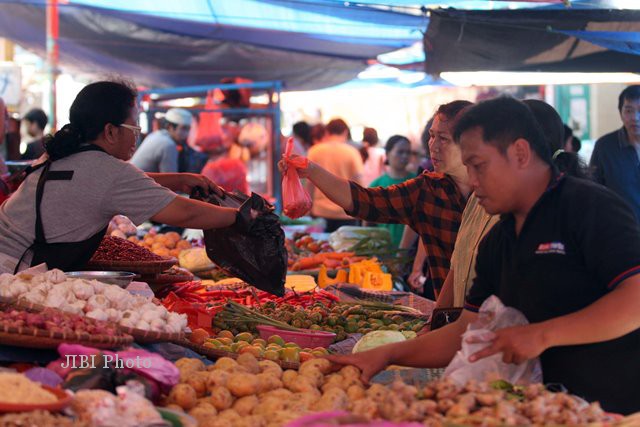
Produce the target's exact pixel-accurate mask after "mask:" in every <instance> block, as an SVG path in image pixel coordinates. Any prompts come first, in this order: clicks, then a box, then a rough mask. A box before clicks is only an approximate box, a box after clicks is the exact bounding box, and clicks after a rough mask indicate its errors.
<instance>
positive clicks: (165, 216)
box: [0, 81, 240, 273]
mask: <svg viewBox="0 0 640 427" xmlns="http://www.w3.org/2000/svg"><path fill="white" fill-rule="evenodd" d="M136 99H137V93H136V90H135V89H134V88H132V87H130V86H129V85H128V84H126V83H120V82H110V81H102V82H97V83H92V84H90V85H88V86H86V87H85V88H84V89H82V90H81V91H80V93H79V94H78V96H77V97H76V99H75V100H74V102H73V104H72V105H71V109H70V113H69V117H70V123H69V124H67V125H65V126H64V127H63V128H62V129H61V130H60V131H58V132H56V134H55V135H53V136H49V137H48V139H47V140H46V141H45V147H46V151H47V155H46V156H43V158H42V159H41V161H40V162H38V164H36V165H33V166H31V167H30V168H28V169H27V176H26V178H25V180H24V182H23V183H22V185H21V186H20V187H19V188H18V190H17V191H16V192H15V193H13V194H12V195H11V196H10V197H9V199H8V200H7V201H5V202H4V203H3V204H2V205H0V273H14V272H17V271H20V270H23V269H25V268H27V267H29V266H34V265H38V264H41V263H46V264H47V266H48V267H49V268H60V269H62V270H67V271H69V270H74V269H79V268H82V267H83V266H84V265H85V264H86V262H87V261H88V260H89V259H90V258H91V256H92V255H93V253H94V252H95V251H96V249H97V248H98V246H99V244H100V241H101V240H102V237H103V236H104V235H105V232H106V230H107V226H108V224H109V220H110V219H111V218H112V217H113V216H114V215H117V214H122V215H126V216H127V217H129V219H131V220H132V221H133V222H134V223H135V224H140V223H142V222H144V221H146V220H149V219H151V220H153V221H157V222H160V223H165V224H170V225H175V226H178V227H189V228H200V229H210V228H221V227H227V226H230V225H232V224H234V223H236V221H237V219H238V218H240V217H239V216H238V210H237V209H231V208H223V207H218V206H214V205H211V204H208V203H204V202H199V201H195V200H190V199H188V198H185V197H181V196H178V195H177V194H176V193H174V191H179V192H184V193H189V192H191V190H192V189H193V188H195V187H199V188H201V189H203V190H204V191H205V192H209V191H214V192H216V193H218V194H221V190H220V189H219V188H218V187H217V186H216V185H215V184H214V183H213V182H211V181H210V180H209V179H207V178H205V177H204V176H202V175H196V174H188V173H184V174H180V173H144V172H143V171H141V170H140V169H138V168H137V167H136V166H134V165H133V164H131V163H129V162H128V160H129V159H130V158H131V156H132V154H133V152H134V150H135V146H136V141H137V138H138V136H139V133H140V128H139V127H138V126H137V124H136V119H137V116H138V109H137V107H136Z"/></svg>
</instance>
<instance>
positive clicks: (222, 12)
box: [0, 0, 640, 90]
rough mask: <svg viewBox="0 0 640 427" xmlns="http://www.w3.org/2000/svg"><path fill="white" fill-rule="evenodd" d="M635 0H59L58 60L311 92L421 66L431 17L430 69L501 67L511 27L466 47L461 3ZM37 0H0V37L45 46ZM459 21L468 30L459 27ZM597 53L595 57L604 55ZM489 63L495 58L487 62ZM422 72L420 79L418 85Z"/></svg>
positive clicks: (160, 78) (87, 68)
mask: <svg viewBox="0 0 640 427" xmlns="http://www.w3.org/2000/svg"><path fill="white" fill-rule="evenodd" d="M638 1H640V0H571V1H570V3H571V6H572V7H571V9H570V10H567V7H566V6H565V4H564V3H563V2H559V1H557V0H555V1H554V0H550V1H530V2H523V1H500V0H493V1H485V0H425V1H417V0H383V1H380V0H358V1H357V2H345V1H343V0H181V1H174V0H60V6H59V11H60V12H59V13H60V38H59V45H60V60H61V65H62V67H63V69H65V70H67V71H71V72H75V73H78V72H81V73H86V74H91V75H105V74H113V73H119V74H122V75H124V76H127V77H130V78H132V79H134V80H135V81H136V82H137V83H139V84H143V85H148V86H154V87H158V86H185V85H200V84H211V83H217V82H219V81H220V80H221V79H222V78H225V77H234V76H239V77H245V78H249V79H252V80H255V81H266V80H281V81H283V82H284V87H285V90H310V89H318V88H322V87H328V86H334V85H337V84H340V83H344V82H347V81H351V80H353V79H355V78H356V77H357V76H358V74H359V73H360V72H362V71H363V70H365V69H367V67H368V66H369V65H370V64H372V63H375V62H377V61H379V62H382V63H386V64H392V65H394V66H397V67H400V68H403V69H405V70H416V69H418V70H421V71H422V69H423V63H424V60H425V57H424V54H423V52H422V51H421V49H419V44H420V42H421V41H422V40H423V34H424V32H425V29H426V28H427V26H428V25H429V22H430V19H431V18H430V17H435V19H436V20H437V21H438V22H437V23H436V25H431V26H429V32H430V33H431V34H436V33H437V34H438V35H437V37H435V36H433V37H432V36H429V37H427V38H426V39H425V40H427V41H428V43H427V44H426V45H425V46H426V49H425V50H426V51H427V52H428V53H429V55H431V57H430V58H427V70H429V71H430V72H434V70H436V72H435V73H437V72H439V71H441V70H444V69H445V68H447V67H446V66H445V65H447V66H448V65H449V64H452V63H456V64H458V63H462V64H463V65H462V66H456V67H458V69H467V70H479V69H509V67H503V66H502V63H501V62H502V61H503V60H505V58H503V57H504V56H505V55H501V54H500V49H501V48H500V47H498V46H500V43H509V42H511V41H513V40H511V37H510V35H511V31H505V30H504V28H505V27H503V28H502V30H501V31H497V32H494V33H492V35H491V36H490V38H489V39H487V38H486V37H484V35H483V34H482V33H483V31H482V27H478V28H479V30H478V32H479V34H480V36H481V37H480V39H482V40H483V41H482V42H479V40H480V39H479V40H478V43H471V45H472V46H474V47H473V49H472V50H471V51H470V52H468V53H469V54H467V52H466V51H465V49H464V46H466V45H465V43H466V42H467V41H468V40H470V39H471V37H469V35H470V34H473V31H472V28H473V26H474V25H475V23H474V22H473V20H472V21H470V22H466V23H462V21H458V20H459V19H467V18H466V16H471V15H464V14H465V13H467V12H465V11H464V10H462V9H470V10H469V11H468V13H470V14H473V13H485V14H489V15H486V18H487V19H492V18H493V17H496V16H498V18H497V19H498V21H500V20H501V19H502V18H501V17H500V16H502V15H494V14H496V13H497V14H500V13H505V14H510V13H529V12H536V11H546V12H548V13H550V15H548V16H549V18H550V19H552V20H554V19H555V18H554V17H555V16H556V15H554V14H555V13H556V12H562V13H563V14H566V16H568V17H572V16H574V14H575V13H592V12H593V13H599V12H598V10H591V9H598V8H599V9H600V10H601V9H605V8H616V7H625V6H627V7H633V4H632V3H633V2H635V3H634V4H635V6H636V7H638V6H640V5H638V4H637V3H638ZM45 5H46V0H0V37H6V38H9V39H12V40H14V41H16V42H17V43H18V44H20V45H22V46H24V47H26V48H27V49H29V50H31V51H34V52H35V53H37V54H40V55H44V53H45V43H46V40H45V28H46V25H45ZM437 6H441V7H452V8H457V10H456V9H439V10H431V11H430V14H431V15H428V14H427V13H426V12H427V8H432V7H437ZM533 8H535V10H533ZM473 9H477V10H475V11H474V10H473ZM486 9H494V10H492V11H487V10H486ZM505 9H515V10H505ZM523 9H527V10H523ZM549 9H550V10H549ZM559 9H562V10H559ZM447 14H451V17H448V16H447ZM459 14H463V15H459ZM428 16H429V17H428ZM514 16H515V15H514ZM520 16H521V17H522V16H524V17H525V18H526V16H529V15H520ZM563 16H564V15H563ZM461 17H463V18H461ZM472 18H473V16H472ZM483 19H484V18H483ZM445 20H449V21H447V22H445ZM553 22H558V21H557V20H554V21H553ZM455 25H459V26H460V28H462V27H464V28H465V29H466V32H464V31H463V33H462V34H463V36H460V35H459V33H460V28H457V27H456V28H453V27H455ZM498 25H504V23H502V22H501V23H499V24H498ZM508 25H512V24H508ZM541 25H544V22H542V23H541ZM452 26H453V27H452ZM445 27H447V28H449V27H451V28H453V32H452V34H451V35H450V34H448V33H447V34H444V33H446V31H441V30H443V29H444V28H445ZM558 28H559V31H558V32H556V33H554V34H553V36H554V37H562V38H571V39H577V40H584V41H587V42H589V45H590V46H594V47H595V46H596V45H597V46H598V47H599V49H601V50H605V47H606V49H613V50H616V48H615V47H612V46H613V45H615V46H618V47H620V48H624V49H627V52H625V53H624V55H628V54H629V52H628V51H629V49H631V50H633V49H635V47H634V46H636V47H637V42H632V43H631V44H629V42H624V41H622V42H620V40H617V41H616V40H614V39H612V37H611V36H610V35H606V34H604V33H603V34H599V35H598V34H595V33H592V32H591V31H590V32H589V34H586V33H585V34H577V33H576V34H574V35H569V34H563V33H561V31H578V32H580V31H582V32H584V31H586V30H594V29H592V28H586V27H585V26H579V25H578V26H566V25H559V26H558ZM595 30H599V31H609V32H610V30H609V29H603V28H596V29H595ZM442 34H444V37H442ZM505 34H508V35H509V36H508V37H505ZM536 34H539V32H537V33H536ZM629 34H630V35H633V34H636V33H635V32H630V33H629ZM493 36H496V37H493ZM491 37H493V38H491ZM438 38H443V40H445V42H443V43H441V42H440V40H439V39H438ZM542 39H545V40H547V41H548V38H547V37H546V35H544V37H540V38H538V37H537V36H536V37H533V38H528V39H527V38H525V39H524V40H525V43H524V44H523V45H522V46H525V47H526V48H522V47H516V48H515V49H514V52H513V53H514V55H513V58H520V57H521V56H522V53H523V52H529V51H531V50H532V49H533V50H536V52H537V53H540V52H542V51H544V50H545V49H546V48H547V47H549V44H548V43H547V44H546V45H543V43H541V41H542ZM488 42H491V43H494V44H491V45H489V44H487V43H488ZM534 42H535V43H534ZM633 43H636V44H633ZM605 45H606V46H605ZM416 46H417V47H418V49H416ZM434 46H437V47H438V48H437V49H435V48H434ZM603 46H605V47H603ZM552 47H553V46H552ZM461 48H462V49H461ZM476 48H477V49H476ZM619 53H620V54H621V55H622V54H623V53H622V52H619ZM496 56H497V57H500V58H499V60H498V61H496V60H495V57H496ZM443 58H446V60H443ZM479 59H482V60H485V62H484V63H483V62H482V61H480V62H478V60H479ZM605 59H606V60H605V61H603V62H602V63H603V64H604V63H606V62H607V61H608V60H609V59H610V58H608V57H607V58H605ZM487 62H488V63H489V64H491V65H493V66H490V67H488V65H485V64H486V63H487ZM624 64H625V67H626V66H627V65H628V63H627V62H624ZM441 65H442V66H441ZM479 65H482V67H480V66H479ZM583 66H584V62H581V61H578V62H576V65H575V67H576V68H580V67H583ZM443 67H444V68H443ZM456 67H453V68H456ZM453 68H451V69H450V70H453ZM512 68H513V67H512ZM409 80H411V81H412V82H413V81H418V80H419V79H418V80H416V79H414V78H410V79H409ZM430 82H431V80H430V79H424V80H423V81H422V82H421V83H418V84H429V83H430ZM412 84H413V83H412Z"/></svg>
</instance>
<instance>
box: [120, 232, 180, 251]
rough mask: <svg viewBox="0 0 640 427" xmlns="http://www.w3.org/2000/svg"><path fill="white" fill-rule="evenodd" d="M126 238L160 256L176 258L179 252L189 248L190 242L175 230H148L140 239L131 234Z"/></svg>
mask: <svg viewBox="0 0 640 427" xmlns="http://www.w3.org/2000/svg"><path fill="white" fill-rule="evenodd" d="M128 240H129V241H130V242H133V243H137V244H138V245H140V246H143V247H145V248H147V249H149V250H150V251H151V252H153V253H154V254H156V255H160V256H172V257H176V258H177V257H178V256H179V255H180V252H182V251H183V250H185V249H190V248H191V243H189V242H188V241H186V240H183V239H181V238H180V235H179V234H178V233H176V232H175V231H170V232H168V233H153V232H149V233H148V234H147V235H146V236H144V237H143V238H142V240H140V239H138V238H137V237H136V236H131V237H129V238H128Z"/></svg>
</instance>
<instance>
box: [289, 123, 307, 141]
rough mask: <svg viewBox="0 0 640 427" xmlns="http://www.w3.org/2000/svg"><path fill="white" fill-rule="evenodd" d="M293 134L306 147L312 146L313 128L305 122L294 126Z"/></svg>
mask: <svg viewBox="0 0 640 427" xmlns="http://www.w3.org/2000/svg"><path fill="white" fill-rule="evenodd" d="M291 130H292V132H293V134H294V135H295V136H297V137H298V138H299V139H300V140H301V142H302V143H303V144H304V145H306V146H311V143H312V142H311V126H309V123H307V122H305V121H299V122H297V123H295V124H294V125H293V128H292V129H291Z"/></svg>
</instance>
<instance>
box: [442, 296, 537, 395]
mask: <svg viewBox="0 0 640 427" xmlns="http://www.w3.org/2000/svg"><path fill="white" fill-rule="evenodd" d="M478 314H479V315H478V320H476V321H475V322H473V323H472V324H470V325H469V326H468V327H467V331H466V332H465V333H464V334H463V335H462V348H461V349H460V350H459V351H458V353H457V354H456V355H455V357H454V358H453V360H452V361H451V363H450V364H449V366H447V369H446V370H445V372H444V376H445V377H451V379H453V380H454V381H455V382H456V383H457V384H459V385H461V386H462V385H464V384H466V383H467V382H468V381H469V380H471V379H474V380H477V381H486V380H489V379H502V380H505V381H508V382H510V383H511V384H529V383H539V382H542V368H541V366H540V360H539V359H538V358H535V359H530V360H527V361H526V362H524V363H521V364H518V365H515V364H512V363H504V362H503V361H502V353H497V354H494V355H492V356H489V357H486V358H484V359H480V360H478V361H476V362H470V361H469V357H470V356H471V355H473V354H474V353H476V352H478V351H480V350H482V349H484V348H485V347H487V345H488V341H490V340H491V339H492V338H493V336H494V332H495V331H497V330H499V329H504V328H509V327H512V326H524V325H528V324H529V322H528V321H527V318H526V317H525V316H524V314H522V313H521V312H520V311H518V310H516V309H515V308H512V307H505V306H504V304H502V302H501V301H500V299H499V298H498V297H496V296H491V297H489V298H487V300H486V301H485V302H484V303H483V304H482V306H481V307H480V312H479V313H478ZM470 338H473V339H472V340H473V341H480V342H474V343H470V342H469V340H470ZM488 376H489V377H490V378H487V377H488Z"/></svg>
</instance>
